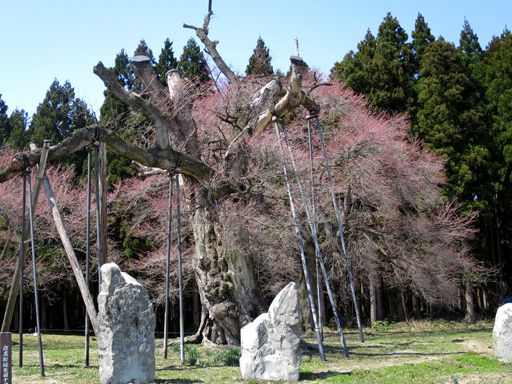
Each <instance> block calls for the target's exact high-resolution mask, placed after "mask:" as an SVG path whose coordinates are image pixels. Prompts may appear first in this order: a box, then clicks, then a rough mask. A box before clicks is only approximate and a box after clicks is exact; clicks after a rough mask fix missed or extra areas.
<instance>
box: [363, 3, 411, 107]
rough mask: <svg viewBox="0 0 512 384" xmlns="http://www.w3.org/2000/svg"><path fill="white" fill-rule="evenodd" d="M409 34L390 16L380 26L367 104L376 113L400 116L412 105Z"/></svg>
mask: <svg viewBox="0 0 512 384" xmlns="http://www.w3.org/2000/svg"><path fill="white" fill-rule="evenodd" d="M407 39H408V35H407V33H406V32H405V30H404V29H403V28H402V27H401V26H400V23H399V22H398V20H397V19H396V18H395V17H393V16H392V15H391V14H390V13H388V14H387V15H386V17H385V18H384V21H383V22H382V23H381V24H380V26H379V33H378V34H377V38H376V41H375V42H376V45H375V56H374V59H373V66H372V72H373V76H372V87H373V89H372V90H371V91H370V93H369V94H368V98H369V100H370V103H371V104H372V105H373V106H374V107H375V108H376V109H378V110H381V111H388V112H390V113H402V112H405V111H407V108H408V107H409V105H411V103H412V97H413V71H414V67H413V64H412V60H411V58H412V50H411V45H410V44H409V43H407Z"/></svg>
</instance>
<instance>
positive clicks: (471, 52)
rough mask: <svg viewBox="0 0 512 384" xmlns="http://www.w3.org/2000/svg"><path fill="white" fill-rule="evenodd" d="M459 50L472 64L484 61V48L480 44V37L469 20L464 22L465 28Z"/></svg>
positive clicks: (463, 28)
mask: <svg viewBox="0 0 512 384" xmlns="http://www.w3.org/2000/svg"><path fill="white" fill-rule="evenodd" d="M459 48H460V49H461V50H462V52H464V54H466V55H467V56H468V57H469V58H470V60H471V61H472V62H479V61H480V60H481V59H482V47H481V46H480V43H479V42H478V36H477V35H476V33H475V32H473V28H471V25H470V24H469V21H467V20H464V26H463V27H462V31H461V32H460V39H459Z"/></svg>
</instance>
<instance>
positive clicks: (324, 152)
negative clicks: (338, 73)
mask: <svg viewBox="0 0 512 384" xmlns="http://www.w3.org/2000/svg"><path fill="white" fill-rule="evenodd" d="M316 129H317V132H318V137H319V138H320V145H321V147H322V156H323V158H324V163H325V172H326V174H327V185H328V188H329V192H330V193H331V199H332V205H333V207H334V213H335V214H336V221H337V222H338V235H339V237H340V243H341V250H342V253H343V258H344V259H345V268H346V269H347V275H348V281H349V285H350V292H351V294H352V300H353V302H354V310H355V313H356V319H357V328H358V330H359V340H361V342H362V343H364V335H363V322H362V320H361V313H360V311H359V299H358V298H357V292H356V286H355V283H354V277H353V275H352V268H351V266H350V259H349V257H348V249H347V245H346V242H345V228H344V227H343V223H342V221H341V214H340V208H339V206H338V202H337V200H336V195H335V194H334V181H333V177H332V173H331V167H330V165H329V158H328V156H327V150H326V148H325V140H324V134H323V130H322V125H321V124H320V120H319V119H318V118H317V125H316Z"/></svg>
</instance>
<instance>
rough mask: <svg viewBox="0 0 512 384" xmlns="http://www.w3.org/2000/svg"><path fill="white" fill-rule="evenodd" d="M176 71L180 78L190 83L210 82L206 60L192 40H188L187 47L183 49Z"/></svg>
mask: <svg viewBox="0 0 512 384" xmlns="http://www.w3.org/2000/svg"><path fill="white" fill-rule="evenodd" d="M178 69H179V71H180V74H181V76H182V77H184V78H186V79H188V80H190V81H194V82H198V83H204V82H207V81H209V80H210V74H209V70H208V65H207V63H206V59H205V58H204V55H203V53H202V52H201V49H200V48H199V45H197V43H196V41H195V40H194V39H193V38H190V39H189V40H188V42H187V45H185V46H184V47H183V53H182V54H181V56H180V59H179V61H178Z"/></svg>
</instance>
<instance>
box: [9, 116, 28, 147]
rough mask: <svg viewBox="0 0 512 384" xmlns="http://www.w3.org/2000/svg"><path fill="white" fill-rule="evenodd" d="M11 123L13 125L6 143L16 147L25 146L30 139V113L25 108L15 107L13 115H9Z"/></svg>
mask: <svg viewBox="0 0 512 384" xmlns="http://www.w3.org/2000/svg"><path fill="white" fill-rule="evenodd" d="M9 123H10V125H11V133H10V135H9V137H8V138H7V141H6V144H7V145H8V146H9V147H11V148H15V149H22V148H24V147H25V146H26V145H27V144H28V141H29V138H28V132H27V126H28V114H27V112H25V111H24V110H23V109H22V110H19V109H15V110H14V111H13V112H12V113H11V116H9Z"/></svg>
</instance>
